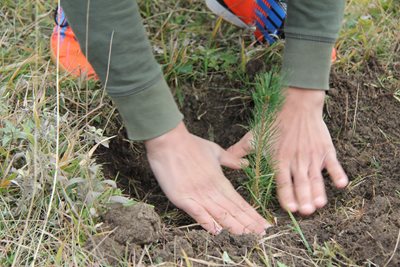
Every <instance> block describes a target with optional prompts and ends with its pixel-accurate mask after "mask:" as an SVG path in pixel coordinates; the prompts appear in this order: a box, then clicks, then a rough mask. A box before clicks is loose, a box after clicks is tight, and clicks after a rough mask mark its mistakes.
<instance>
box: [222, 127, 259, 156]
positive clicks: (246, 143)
mask: <svg viewBox="0 0 400 267" xmlns="http://www.w3.org/2000/svg"><path fill="white" fill-rule="evenodd" d="M252 140H253V134H252V133H251V132H248V133H246V134H245V135H244V136H243V137H242V139H240V141H239V142H237V143H236V144H234V145H232V146H231V147H229V148H228V150H227V151H228V152H229V153H231V154H233V155H234V156H236V157H238V158H243V157H245V156H247V155H248V154H250V152H251V151H252V144H251V142H252Z"/></svg>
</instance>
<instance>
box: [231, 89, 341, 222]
mask: <svg viewBox="0 0 400 267" xmlns="http://www.w3.org/2000/svg"><path fill="white" fill-rule="evenodd" d="M324 97H325V92H324V91H319V90H307V89H298V88H288V89H287V90H286V91H285V101H284V103H283V105H282V109H281V110H280V111H279V113H278V114H277V118H276V122H275V127H276V130H277V131H276V138H275V142H274V143H273V144H271V145H272V149H271V151H272V159H273V160H274V162H276V164H275V169H276V175H275V178H276V185H277V193H278V199H279V202H280V204H281V206H282V207H283V208H284V209H286V210H289V211H291V212H296V211H298V212H300V214H302V215H310V214H312V213H313V212H314V211H315V210H316V209H318V208H322V207H323V206H325V204H326V203H327V196H326V192H325V185H324V181H323V177H322V174H321V172H322V170H323V169H326V170H327V171H328V173H329V175H330V177H331V179H332V181H333V183H334V184H335V186H336V187H338V188H344V187H346V185H347V184H348V178H347V175H346V174H345V172H344V170H343V168H342V166H341V165H340V163H339V161H338V160H337V158H336V150H335V147H334V146H333V143H332V139H331V136H330V134H329V131H328V128H327V127H326V124H325V123H324V121H323V117H322V110H323V105H324ZM252 138H253V136H252V133H251V132H248V133H247V134H246V135H245V136H244V137H243V138H242V139H241V140H240V141H239V142H238V143H236V144H234V145H233V146H231V147H230V148H229V149H228V151H229V152H231V153H232V155H234V156H236V157H244V156H246V155H247V154H248V153H250V152H251V150H252V145H251V144H252Z"/></svg>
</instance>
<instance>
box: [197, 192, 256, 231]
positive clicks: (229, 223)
mask: <svg viewBox="0 0 400 267" xmlns="http://www.w3.org/2000/svg"><path fill="white" fill-rule="evenodd" d="M202 202H203V203H204V208H205V209H206V210H207V212H208V213H209V214H210V215H211V216H212V217H213V218H214V219H215V221H216V222H217V223H218V224H220V225H221V226H222V227H223V228H224V229H227V230H228V231H229V232H230V233H232V234H235V235H241V234H244V233H248V230H247V229H246V227H245V226H244V225H243V224H241V223H240V222H239V221H238V220H237V219H236V218H234V217H233V216H232V215H231V214H230V213H229V211H228V210H226V209H224V208H223V207H222V206H221V205H220V203H217V202H215V201H214V200H213V199H211V198H206V199H203V200H202Z"/></svg>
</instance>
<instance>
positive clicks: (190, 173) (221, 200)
mask: <svg viewBox="0 0 400 267" xmlns="http://www.w3.org/2000/svg"><path fill="white" fill-rule="evenodd" d="M145 145H146V150H147V157H148V160H149V162H150V165H151V168H152V170H153V172H154V174H155V176H156V178H157V181H158V183H159V184H160V186H161V188H162V189H163V191H164V193H165V194H166V195H167V197H168V198H169V200H170V201H171V202H172V203H174V205H175V206H177V207H178V208H180V209H182V210H183V211H185V212H186V213H187V214H189V215H190V216H191V217H192V218H193V219H194V220H196V221H197V222H198V223H199V224H200V225H201V226H202V227H203V228H205V229H206V230H207V231H209V232H211V233H213V234H218V233H219V232H220V231H221V230H222V229H223V228H224V229H228V230H229V231H230V232H231V233H233V234H243V233H257V234H261V235H263V234H264V233H265V229H266V228H267V227H269V226H270V224H268V222H267V221H266V220H265V219H264V218H263V217H261V215H259V214H258V213H257V212H256V210H255V209H254V208H253V207H251V206H250V205H249V204H248V203H247V202H246V201H245V200H244V199H243V198H242V197H241V196H240V195H239V194H238V193H237V192H236V190H235V189H234V187H233V186H232V185H231V183H230V182H229V181H228V179H227V178H226V177H225V176H224V174H223V172H222V169H221V165H223V166H226V167H229V168H232V169H240V168H241V167H242V166H243V165H245V164H247V161H246V160H243V159H241V158H240V157H236V156H234V155H233V154H231V153H228V152H226V151H225V150H224V149H222V148H221V147H220V146H218V145H217V144H215V143H213V142H210V141H207V140H204V139H202V138H200V137H197V136H195V135H192V134H191V133H189V132H188V130H187V129H186V127H185V125H184V124H183V122H181V123H180V124H179V125H178V126H177V127H176V128H175V129H173V130H171V131H169V132H168V133H166V134H164V135H162V136H160V137H157V138H154V139H151V140H148V141H146V142H145Z"/></svg>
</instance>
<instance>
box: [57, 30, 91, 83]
mask: <svg viewBox="0 0 400 267" xmlns="http://www.w3.org/2000/svg"><path fill="white" fill-rule="evenodd" d="M58 29H59V28H58V26H55V28H54V30H53V34H52V35H51V41H50V42H51V45H50V47H51V54H52V59H53V60H54V61H55V62H56V59H57V42H58V38H59V36H60V34H59V32H58ZM60 31H61V36H60V38H61V39H60V55H59V56H60V59H59V63H60V67H61V68H62V69H63V70H64V71H66V72H68V73H69V74H70V75H72V76H74V77H82V76H86V77H88V78H89V79H95V80H98V77H97V74H96V72H95V71H94V69H93V67H92V65H90V63H89V62H88V61H87V59H86V57H85V55H84V54H83V53H82V51H81V48H80V46H79V43H78V41H77V39H76V37H75V34H74V33H73V31H72V29H71V27H65V28H60Z"/></svg>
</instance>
